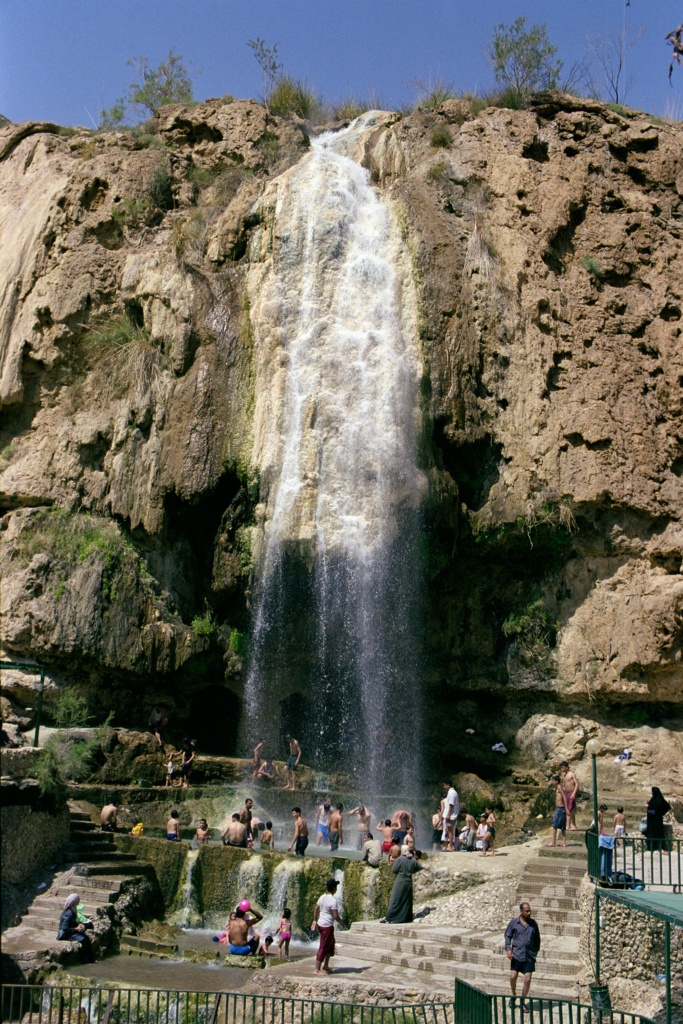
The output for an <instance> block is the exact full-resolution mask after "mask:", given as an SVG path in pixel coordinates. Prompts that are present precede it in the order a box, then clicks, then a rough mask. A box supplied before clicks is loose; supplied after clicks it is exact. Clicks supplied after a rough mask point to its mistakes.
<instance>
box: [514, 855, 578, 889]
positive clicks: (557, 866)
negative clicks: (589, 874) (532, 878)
mask: <svg viewBox="0 0 683 1024" xmlns="http://www.w3.org/2000/svg"><path fill="white" fill-rule="evenodd" d="M551 852H552V851H551ZM522 874H523V875H543V876H544V877H545V876H546V875H547V876H549V877H552V878H556V879H557V880H558V882H559V881H564V880H567V879H571V880H572V881H573V880H577V881H580V880H581V879H582V878H583V876H584V874H585V871H584V869H583V867H582V865H581V864H577V863H576V861H574V860H561V859H560V858H559V857H557V858H555V859H554V860H552V861H551V860H549V859H548V858H547V857H536V858H535V859H534V860H530V861H527V863H526V865H525V866H524V871H523V872H522Z"/></svg>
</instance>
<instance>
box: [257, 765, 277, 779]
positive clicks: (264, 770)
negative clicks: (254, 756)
mask: <svg viewBox="0 0 683 1024" xmlns="http://www.w3.org/2000/svg"><path fill="white" fill-rule="evenodd" d="M256 778H257V779H262V780H263V781H264V782H275V779H276V778H277V771H276V769H275V765H274V764H273V762H272V761H264V762H263V764H262V765H261V767H260V768H259V773H258V775H257V776H256Z"/></svg>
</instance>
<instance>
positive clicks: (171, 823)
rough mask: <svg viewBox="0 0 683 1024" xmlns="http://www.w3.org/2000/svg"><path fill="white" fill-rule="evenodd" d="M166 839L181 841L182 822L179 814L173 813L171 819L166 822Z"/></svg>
mask: <svg viewBox="0 0 683 1024" xmlns="http://www.w3.org/2000/svg"><path fill="white" fill-rule="evenodd" d="M166 838H167V839H172V840H178V839H180V821H179V820H178V812H177V811H171V817H170V818H169V819H168V821H167V822H166Z"/></svg>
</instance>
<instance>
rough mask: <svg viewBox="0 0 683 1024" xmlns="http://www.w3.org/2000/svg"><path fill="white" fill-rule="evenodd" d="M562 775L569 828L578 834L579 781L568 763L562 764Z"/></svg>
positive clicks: (562, 762) (563, 762)
mask: <svg viewBox="0 0 683 1024" xmlns="http://www.w3.org/2000/svg"><path fill="white" fill-rule="evenodd" d="M560 774H561V776H562V788H563V790H564V795H565V797H566V798H567V826H568V828H569V831H570V832H576V796H577V794H578V792H579V780H578V779H577V777H576V773H575V772H573V771H572V769H571V768H570V767H569V762H568V761H561V762H560Z"/></svg>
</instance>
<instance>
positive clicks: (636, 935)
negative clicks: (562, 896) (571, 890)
mask: <svg viewBox="0 0 683 1024" xmlns="http://www.w3.org/2000/svg"><path fill="white" fill-rule="evenodd" d="M580 908H581V938H580V944H579V954H580V962H581V973H580V977H579V991H580V998H581V1001H582V1002H590V993H589V990H588V985H589V983H590V982H591V981H592V980H593V979H594V977H595V966H594V965H595V887H594V886H593V885H592V884H591V883H590V882H588V881H587V880H584V881H583V883H582V886H581V894H580ZM600 922H601V923H600V979H601V981H602V982H606V983H608V984H609V986H610V992H611V995H612V1005H613V1006H616V1007H618V1009H620V1010H625V1011H629V1012H632V1013H646V1014H648V1015H649V1016H651V1017H653V1016H655V1014H656V1013H657V1012H658V1011H659V1010H660V1009H661V1007H662V1006H663V1004H664V998H665V990H664V985H663V983H662V982H661V981H658V980H657V978H658V976H659V977H661V976H662V975H664V973H665V958H664V924H663V923H662V922H660V921H657V920H656V919H655V918H651V917H647V916H646V915H645V914H639V913H636V912H633V911H630V910H629V909H628V908H627V907H624V906H621V905H619V904H618V903H610V902H608V901H602V902H601V906H600ZM671 979H672V986H673V1000H674V1003H675V1005H676V1006H677V1007H679V1008H680V1010H683V929H681V928H673V927H672V929H671Z"/></svg>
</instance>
